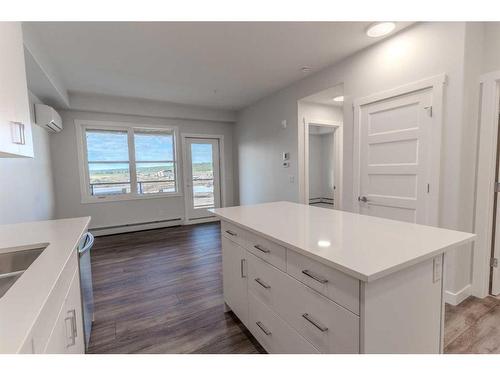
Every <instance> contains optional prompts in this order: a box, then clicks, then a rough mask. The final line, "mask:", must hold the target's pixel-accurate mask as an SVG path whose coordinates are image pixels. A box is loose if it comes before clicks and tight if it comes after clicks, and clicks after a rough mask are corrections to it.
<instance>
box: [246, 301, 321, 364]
mask: <svg viewBox="0 0 500 375" xmlns="http://www.w3.org/2000/svg"><path fill="white" fill-rule="evenodd" d="M248 299H249V322H248V329H249V330H250V332H251V333H252V334H253V335H254V336H255V338H256V339H257V340H258V341H259V343H260V344H261V345H262V346H263V347H264V349H265V350H266V351H267V352H268V353H273V354H318V353H319V352H318V350H317V349H316V348H315V347H314V346H313V345H311V343H309V342H308V341H307V340H305V339H304V338H303V337H301V336H300V335H299V334H298V333H297V332H296V331H295V330H294V329H293V328H292V327H290V326H289V325H288V324H287V323H286V322H284V321H283V320H282V319H281V318H280V317H278V316H277V315H276V314H275V313H274V312H273V311H272V310H270V309H269V307H267V306H266V305H264V304H263V303H262V302H260V301H259V300H258V299H257V298H256V297H255V296H254V295H253V294H252V292H250V293H248Z"/></svg>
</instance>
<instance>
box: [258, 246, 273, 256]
mask: <svg viewBox="0 0 500 375" xmlns="http://www.w3.org/2000/svg"><path fill="white" fill-rule="evenodd" d="M254 247H255V248H256V249H257V250H260V251H262V252H263V253H265V254H269V253H270V252H271V250H269V249H266V248H265V247H263V246H261V245H255V246H254Z"/></svg>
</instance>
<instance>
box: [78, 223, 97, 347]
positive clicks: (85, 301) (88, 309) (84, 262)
mask: <svg viewBox="0 0 500 375" xmlns="http://www.w3.org/2000/svg"><path fill="white" fill-rule="evenodd" d="M93 244H94V236H93V235H92V234H91V233H90V232H87V233H85V234H84V235H83V236H82V238H81V240H80V243H79V245H78V259H79V267H80V288H81V292H82V293H81V295H82V310H83V331H84V339H85V351H87V349H88V347H89V341H90V332H91V331H92V322H93V321H94V292H93V290H92V268H91V262H90V249H91V248H92V245H93Z"/></svg>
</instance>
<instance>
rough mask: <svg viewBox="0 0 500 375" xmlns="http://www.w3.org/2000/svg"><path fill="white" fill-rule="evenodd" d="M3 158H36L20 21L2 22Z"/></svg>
mask: <svg viewBox="0 0 500 375" xmlns="http://www.w3.org/2000/svg"><path fill="white" fill-rule="evenodd" d="M0 51H2V61H1V63H0V157H17V156H24V157H33V137H32V134H31V120H30V111H29V100H28V87H27V82H26V67H25V62H24V47H23V34H22V28H21V23H20V22H0Z"/></svg>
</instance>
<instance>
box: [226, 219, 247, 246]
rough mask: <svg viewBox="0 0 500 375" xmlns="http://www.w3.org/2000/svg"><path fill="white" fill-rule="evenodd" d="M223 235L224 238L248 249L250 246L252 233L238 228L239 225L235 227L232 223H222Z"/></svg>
mask: <svg viewBox="0 0 500 375" xmlns="http://www.w3.org/2000/svg"><path fill="white" fill-rule="evenodd" d="M221 233H222V235H223V236H224V237H226V238H228V239H230V240H231V241H234V242H236V243H237V244H239V245H241V246H244V247H247V245H248V241H249V237H250V232H248V231H246V230H244V229H242V228H240V227H238V226H237V225H233V224H231V223H228V222H227V221H222V222H221Z"/></svg>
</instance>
